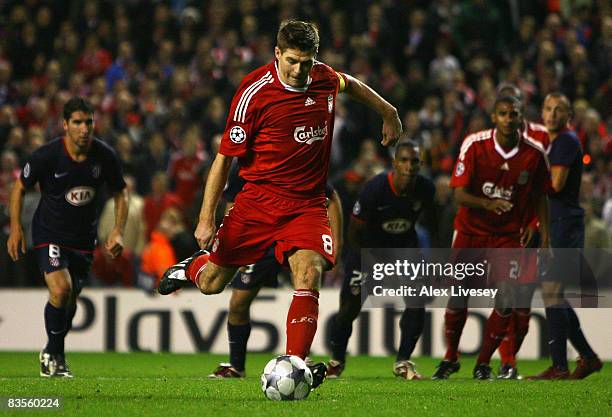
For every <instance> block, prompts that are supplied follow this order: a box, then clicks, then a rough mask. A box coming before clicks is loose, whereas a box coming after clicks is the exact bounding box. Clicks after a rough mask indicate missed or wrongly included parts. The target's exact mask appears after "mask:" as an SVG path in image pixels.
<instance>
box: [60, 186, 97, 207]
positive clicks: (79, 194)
mask: <svg viewBox="0 0 612 417" xmlns="http://www.w3.org/2000/svg"><path fill="white" fill-rule="evenodd" d="M95 195H96V190H94V189H93V188H92V187H85V186H81V187H74V188H71V189H70V190H68V192H67V193H66V201H67V202H69V203H70V204H72V205H73V206H76V207H80V206H84V205H85V204H88V203H90V202H91V201H92V200H93V199H94V197H95Z"/></svg>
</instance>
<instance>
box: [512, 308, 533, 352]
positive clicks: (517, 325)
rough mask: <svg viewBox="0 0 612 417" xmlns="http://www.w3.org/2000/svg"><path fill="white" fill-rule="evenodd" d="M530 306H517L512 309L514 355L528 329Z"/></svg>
mask: <svg viewBox="0 0 612 417" xmlns="http://www.w3.org/2000/svg"><path fill="white" fill-rule="evenodd" d="M529 319H531V309H530V308H517V309H515V310H514V335H515V336H514V355H516V354H517V353H518V351H519V350H520V348H521V345H522V344H523V340H525V336H527V332H528V331H529Z"/></svg>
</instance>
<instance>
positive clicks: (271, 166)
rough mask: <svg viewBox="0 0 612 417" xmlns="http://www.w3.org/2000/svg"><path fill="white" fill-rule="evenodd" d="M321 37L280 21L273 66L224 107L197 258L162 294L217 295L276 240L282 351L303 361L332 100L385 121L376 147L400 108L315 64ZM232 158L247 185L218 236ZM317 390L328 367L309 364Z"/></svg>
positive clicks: (319, 262)
mask: <svg viewBox="0 0 612 417" xmlns="http://www.w3.org/2000/svg"><path fill="white" fill-rule="evenodd" d="M318 47H319V34H318V31H317V29H316V27H315V26H314V25H313V24H312V23H307V22H301V21H288V22H283V23H282V24H281V27H280V29H279V31H278V35H277V45H276V47H275V49H274V55H275V60H273V61H272V62H270V63H269V64H267V65H264V66H262V67H260V68H259V69H256V70H255V71H253V72H252V73H251V74H249V75H247V76H246V77H245V78H244V79H243V81H242V83H241V85H240V87H239V88H238V91H237V93H236V95H235V96H234V99H233V101H232V105H231V107H230V112H229V116H228V120H227V125H226V129H225V132H224V134H223V138H222V140H221V147H220V149H219V153H218V154H217V156H216V158H215V160H214V162H213V165H212V167H211V170H210V173H209V176H208V180H207V182H206V189H205V193H204V199H203V203H202V209H201V211H200V220H199V223H198V226H197V228H196V231H195V237H196V239H197V240H198V242H199V244H200V247H202V248H203V249H204V248H210V249H211V254H210V261H208V254H206V253H197V254H195V255H194V256H192V257H190V258H188V259H186V260H185V261H184V262H182V263H179V264H177V265H176V266H174V267H171V268H170V269H169V270H168V271H167V273H166V274H165V277H164V279H162V281H161V283H160V286H159V292H160V293H161V294H169V293H171V292H173V291H175V290H177V289H178V288H180V287H182V286H184V285H185V284H186V282H189V281H191V282H193V283H194V284H195V285H196V286H197V287H198V288H199V289H200V291H201V292H203V293H204V294H217V293H220V292H221V291H223V288H225V286H226V285H227V284H228V283H229V282H230V281H231V280H232V278H233V277H234V275H235V273H236V271H237V270H238V268H239V267H241V266H243V265H249V264H252V263H255V262H257V261H258V260H259V259H260V258H261V257H262V256H263V255H264V254H265V252H266V251H267V250H268V248H270V247H271V246H272V245H273V244H276V246H275V249H274V250H275V256H276V259H277V260H278V261H279V263H281V264H283V265H289V268H290V270H291V275H292V277H293V285H294V287H295V292H294V295H293V300H292V302H291V306H290V307H289V312H288V314H287V346H286V353H287V354H289V355H296V356H299V357H301V358H304V357H305V356H306V355H307V354H308V352H309V350H310V346H311V344H312V340H313V338H314V335H315V332H316V329H317V319H318V310H319V292H318V289H319V286H320V280H321V276H322V274H323V271H324V270H326V269H329V268H331V267H332V266H333V264H334V259H335V253H334V243H333V239H332V236H331V230H330V227H329V220H328V217H327V210H326V208H325V201H326V198H325V183H326V180H327V174H328V168H329V157H330V150H331V138H332V133H333V128H334V114H335V107H336V99H337V95H338V93H340V92H345V93H347V94H348V95H349V97H351V98H353V99H355V100H358V101H361V102H362V103H365V104H366V105H368V106H369V107H370V108H372V109H373V110H375V111H376V112H377V113H378V114H379V115H381V117H382V119H383V126H382V136H383V138H382V144H383V145H390V144H393V143H394V142H395V141H396V140H397V139H398V137H399V136H400V134H401V131H402V127H401V122H400V120H399V117H398V114H397V110H396V109H395V107H393V106H392V105H391V104H389V103H388V102H387V101H386V100H384V99H383V98H382V97H380V96H379V95H378V94H377V93H376V92H375V91H374V90H372V89H371V88H370V87H368V86H367V85H365V84H364V83H362V82H361V81H359V80H357V79H355V78H353V77H351V76H349V75H346V74H343V73H339V72H336V71H334V70H333V69H332V68H330V67H329V66H327V65H325V64H323V63H321V62H317V61H315V57H316V54H317V51H318ZM234 157H237V158H238V161H239V164H240V173H241V176H242V177H243V178H244V179H245V180H246V181H247V184H246V185H245V187H244V189H243V190H242V191H241V192H240V193H239V194H238V196H237V197H236V202H235V204H234V207H233V208H232V210H231V211H230V212H229V214H228V215H227V216H226V217H225V218H224V220H223V224H222V225H221V227H220V228H219V230H218V231H217V229H216V225H215V221H214V213H215V209H216V207H217V204H218V202H219V198H220V196H221V192H222V190H223V187H224V185H225V183H226V181H227V177H228V173H229V169H230V166H231V163H232V160H233V158H234ZM313 376H314V383H313V386H315V387H316V386H318V385H320V383H321V382H323V380H324V378H325V365H324V364H318V365H317V366H316V367H314V368H313Z"/></svg>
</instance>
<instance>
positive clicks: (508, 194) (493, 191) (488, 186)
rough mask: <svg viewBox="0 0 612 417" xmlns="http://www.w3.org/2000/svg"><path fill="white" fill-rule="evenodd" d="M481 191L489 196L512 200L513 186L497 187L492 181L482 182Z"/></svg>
mask: <svg viewBox="0 0 612 417" xmlns="http://www.w3.org/2000/svg"><path fill="white" fill-rule="evenodd" d="M482 192H483V193H484V195H486V196H487V197H489V198H501V199H503V200H508V201H510V200H512V194H513V193H514V187H510V188H503V187H498V186H497V185H495V184H493V183H492V182H485V183H484V184H482Z"/></svg>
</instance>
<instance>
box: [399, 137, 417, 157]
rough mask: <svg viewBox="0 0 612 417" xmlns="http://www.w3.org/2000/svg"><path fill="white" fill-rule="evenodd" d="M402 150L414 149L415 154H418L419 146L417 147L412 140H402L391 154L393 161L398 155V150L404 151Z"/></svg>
mask: <svg viewBox="0 0 612 417" xmlns="http://www.w3.org/2000/svg"><path fill="white" fill-rule="evenodd" d="M404 148H407V149H414V150H416V153H419V148H420V146H419V144H418V143H416V142H415V141H413V140H412V139H405V140H402V141H401V142H399V143H398V144H397V145H395V150H394V152H393V159H395V158H396V157H397V154H398V153H399V151H400V149H404Z"/></svg>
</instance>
